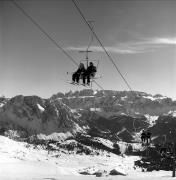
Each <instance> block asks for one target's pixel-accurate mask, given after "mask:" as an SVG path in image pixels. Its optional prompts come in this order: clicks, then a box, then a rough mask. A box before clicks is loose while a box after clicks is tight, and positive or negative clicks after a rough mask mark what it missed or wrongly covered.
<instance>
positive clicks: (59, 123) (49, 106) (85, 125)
mask: <svg viewBox="0 0 176 180" xmlns="http://www.w3.org/2000/svg"><path fill="white" fill-rule="evenodd" d="M0 104H1V106H0V129H1V132H5V131H7V130H18V131H19V133H20V135H19V136H22V137H28V136H32V135H37V136H38V137H40V138H44V139H48V138H49V139H55V140H58V139H66V138H69V137H73V136H74V137H75V136H76V134H77V133H79V134H80V133H83V134H87V135H90V136H91V137H101V138H105V139H109V140H112V141H125V142H133V141H136V140H137V139H139V137H137V136H136V135H137V134H138V133H140V131H141V130H142V129H146V128H150V129H151V130H152V131H153V129H157V127H158V126H159V125H160V123H159V122H160V121H161V119H163V118H165V119H168V118H170V119H171V117H172V119H175V113H174V112H175V111H176V101H172V99H171V98H168V97H166V96H162V95H154V96H152V95H150V94H147V93H144V92H133V93H132V92H129V91H111V90H106V91H93V90H90V89H84V90H82V91H76V92H71V91H70V92H68V93H65V94H63V93H57V94H56V95H53V96H52V97H51V98H49V99H42V98H40V97H38V96H22V95H19V96H15V97H13V98H11V99H7V98H5V97H2V98H1V99H0ZM170 123H171V124H172V125H173V122H172V121H167V127H168V128H167V129H168V132H169V131H170V130H169V129H170ZM156 132H158V133H159V134H156ZM153 134H155V137H156V139H157V138H158V137H161V136H163V135H164V134H162V132H161V131H156V130H155V132H153Z"/></svg>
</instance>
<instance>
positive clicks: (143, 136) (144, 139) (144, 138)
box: [141, 130, 146, 144]
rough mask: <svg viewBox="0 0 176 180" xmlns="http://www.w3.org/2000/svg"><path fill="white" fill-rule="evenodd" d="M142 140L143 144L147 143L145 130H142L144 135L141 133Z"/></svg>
mask: <svg viewBox="0 0 176 180" xmlns="http://www.w3.org/2000/svg"><path fill="white" fill-rule="evenodd" d="M141 140H142V143H143V144H144V143H145V141H146V132H145V130H142V133H141Z"/></svg>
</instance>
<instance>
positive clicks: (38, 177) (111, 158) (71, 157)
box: [0, 136, 172, 180]
mask: <svg viewBox="0 0 176 180" xmlns="http://www.w3.org/2000/svg"><path fill="white" fill-rule="evenodd" d="M137 159H139V157H134V156H124V157H122V156H117V155H114V154H107V153H103V152H102V153H101V155H99V156H92V155H78V154H76V153H75V154H64V153H61V152H49V153H48V151H46V150H43V149H42V148H41V147H40V146H36V147H35V146H33V145H29V144H27V143H24V142H16V141H14V140H11V139H9V138H7V137H4V136H0V180H70V179H72V180H94V179H97V178H98V177H95V176H94V175H81V174H79V171H82V170H84V169H89V170H90V171H92V170H93V171H98V170H106V171H110V170H112V169H114V168H116V169H118V170H120V171H121V172H125V173H126V174H127V176H110V175H108V176H105V175H104V176H103V177H99V179H101V180H115V179H118V180H140V179H142V180H146V179H149V178H152V180H159V179H161V178H162V179H171V174H172V173H171V172H169V171H159V172H141V169H136V170H134V169H133V166H134V160H137Z"/></svg>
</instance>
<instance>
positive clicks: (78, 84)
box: [68, 82, 90, 87]
mask: <svg viewBox="0 0 176 180" xmlns="http://www.w3.org/2000/svg"><path fill="white" fill-rule="evenodd" d="M68 83H69V84H72V85H75V86H80V85H81V86H84V87H90V85H88V84H80V83H77V82H68Z"/></svg>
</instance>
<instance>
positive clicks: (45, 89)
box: [0, 0, 176, 98]
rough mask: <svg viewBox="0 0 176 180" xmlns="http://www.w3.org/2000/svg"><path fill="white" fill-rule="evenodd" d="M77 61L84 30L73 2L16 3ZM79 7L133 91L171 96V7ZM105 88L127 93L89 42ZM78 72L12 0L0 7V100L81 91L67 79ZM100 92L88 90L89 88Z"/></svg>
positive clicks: (175, 62) (84, 1) (174, 37)
mask: <svg viewBox="0 0 176 180" xmlns="http://www.w3.org/2000/svg"><path fill="white" fill-rule="evenodd" d="M17 2H18V3H19V4H20V5H21V6H22V7H23V8H24V9H25V11H27V12H28V13H29V14H30V15H31V16H32V17H33V18H34V19H35V20H36V21H37V22H38V23H39V24H40V25H41V26H42V27H43V28H44V29H45V30H46V31H47V32H48V33H49V34H50V35H51V36H52V37H53V38H54V39H55V40H56V41H57V42H58V43H59V44H60V45H61V46H62V47H63V48H65V50H67V52H68V53H69V54H70V55H71V56H72V57H73V58H74V59H75V60H76V61H77V62H79V61H80V60H82V59H83V58H84V55H83V54H80V53H79V52H78V51H79V50H82V49H86V47H87V45H88V42H89V39H90V31H89V29H88V27H87V26H86V25H85V24H84V22H83V20H82V19H81V17H80V15H79V13H78V12H77V11H76V9H75V7H74V5H73V3H72V1H71V0H67V1H66V0H37V1H36V0H31V1H28V0H23V1H22V0H17ZM78 2H79V7H80V8H81V9H82V11H83V12H84V14H85V16H86V18H87V19H88V20H94V29H95V31H96V32H97V35H98V36H99V38H100V39H101V41H102V43H103V45H104V46H105V47H106V49H107V50H108V52H109V53H110V54H111V55H112V57H113V58H114V61H115V63H116V64H117V66H118V68H119V69H120V71H121V73H122V74H123V75H124V76H125V78H126V79H127V81H128V83H129V84H130V86H131V87H132V89H133V90H137V91H144V92H147V93H151V94H157V93H160V94H163V95H167V96H169V97H173V98H176V83H175V82H176V18H175V17H176V1H173V0H148V1H147V0H140V1H139V0H123V1H122V0H117V1H115V0H94V1H90V0H79V1H78ZM90 49H92V50H93V51H94V52H93V53H91V54H90V58H91V59H93V60H95V59H98V60H99V62H100V63H99V68H98V71H99V72H98V74H99V75H102V76H103V77H102V78H101V79H98V80H97V82H98V83H99V84H100V85H101V86H102V87H103V88H104V89H113V90H129V89H128V87H127V86H126V84H125V83H124V81H123V80H122V78H121V77H120V75H119V74H118V73H117V71H116V69H115V68H114V66H113V65H112V63H111V62H110V61H109V59H108V58H107V56H106V54H105V53H104V52H103V50H102V49H101V48H100V46H99V44H98V43H97V42H96V40H95V39H94V41H93V43H92V46H91V48H90ZM75 70H76V66H75V65H74V64H73V63H72V62H71V61H70V60H69V59H68V58H67V57H66V56H65V55H64V54H63V52H61V51H60V50H59V49H57V47H56V46H55V45H54V44H53V43H52V42H51V41H50V40H48V38H47V37H46V36H44V35H43V34H42V33H41V32H40V31H39V30H38V29H37V28H36V26H35V25H33V24H32V23H31V21H30V20H28V19H27V18H26V17H25V16H24V14H22V13H21V12H20V11H19V9H17V8H16V7H15V6H14V4H13V3H12V2H11V1H0V94H3V95H5V96H7V97H11V96H15V95H18V94H23V95H39V96H41V97H44V98H46V97H50V96H51V95H52V94H55V93H57V92H67V91H69V90H80V89H82V87H75V86H72V85H70V84H69V83H66V82H65V81H66V80H68V79H69V78H71V77H70V76H68V75H66V72H73V71H75ZM96 88H98V87H97V86H96V85H95V84H94V89H96Z"/></svg>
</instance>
